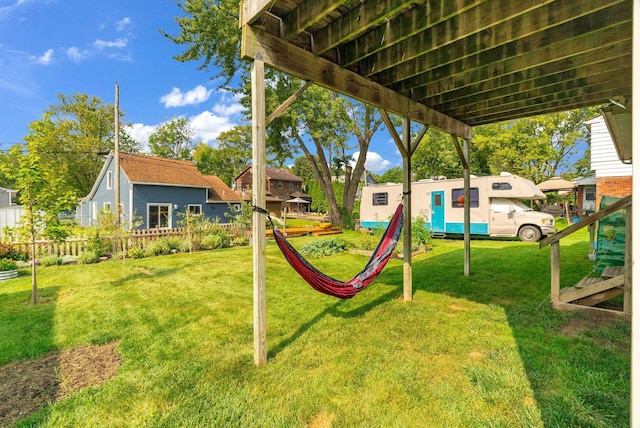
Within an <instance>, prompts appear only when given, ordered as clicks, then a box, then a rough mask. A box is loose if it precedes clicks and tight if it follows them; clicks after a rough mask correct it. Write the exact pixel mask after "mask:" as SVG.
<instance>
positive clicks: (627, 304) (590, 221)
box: [539, 196, 631, 315]
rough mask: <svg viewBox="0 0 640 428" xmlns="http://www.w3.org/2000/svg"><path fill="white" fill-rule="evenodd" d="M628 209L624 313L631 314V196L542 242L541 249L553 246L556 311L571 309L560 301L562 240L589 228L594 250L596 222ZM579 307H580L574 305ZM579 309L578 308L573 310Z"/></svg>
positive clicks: (553, 281)
mask: <svg viewBox="0 0 640 428" xmlns="http://www.w3.org/2000/svg"><path fill="white" fill-rule="evenodd" d="M621 209H626V224H627V227H626V232H625V233H626V236H625V263H624V277H625V281H624V303H623V312H624V313H625V314H629V315H630V313H631V196H627V197H626V198H623V199H620V200H619V201H616V202H615V203H613V204H611V205H609V206H608V207H606V208H604V209H602V210H600V211H597V212H595V213H593V214H591V215H589V216H588V217H585V218H584V219H582V220H580V221H579V222H577V223H574V224H572V225H570V226H568V227H567V228H565V229H564V230H562V231H560V232H558V233H556V234H554V235H551V236H548V237H546V238H545V239H543V240H542V241H540V243H539V244H540V248H544V247H546V246H547V245H551V305H552V307H554V308H556V309H569V308H568V306H569V305H567V304H566V303H563V302H562V301H561V299H560V240H561V239H562V238H564V237H566V236H569V235H571V234H572V233H574V232H576V231H578V230H580V229H582V228H584V227H589V235H590V239H591V246H592V249H593V241H594V235H595V222H597V221H598V220H600V219H602V218H604V217H606V216H608V215H609V214H612V213H614V212H616V211H618V210H621ZM572 306H578V305H572ZM571 309H577V308H571Z"/></svg>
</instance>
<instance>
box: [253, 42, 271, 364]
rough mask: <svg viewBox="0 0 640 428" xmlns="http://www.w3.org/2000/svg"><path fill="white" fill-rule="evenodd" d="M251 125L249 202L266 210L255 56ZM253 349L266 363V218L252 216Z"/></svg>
mask: <svg viewBox="0 0 640 428" xmlns="http://www.w3.org/2000/svg"><path fill="white" fill-rule="evenodd" d="M251 119H252V121H251V125H252V145H253V158H252V167H251V173H252V175H253V183H252V200H253V205H254V206H255V207H260V208H266V177H265V176H266V170H265V163H266V161H265V142H264V133H265V91H264V62H263V61H262V55H261V54H258V55H256V59H255V60H254V61H253V64H252V65H251ZM252 232H253V236H252V240H253V349H254V363H255V364H256V365H262V364H265V363H266V362H267V340H266V337H267V308H266V306H267V304H266V301H267V285H266V282H267V273H266V272H267V269H266V248H267V241H266V218H265V216H264V214H261V213H259V212H256V211H254V212H253V230H252Z"/></svg>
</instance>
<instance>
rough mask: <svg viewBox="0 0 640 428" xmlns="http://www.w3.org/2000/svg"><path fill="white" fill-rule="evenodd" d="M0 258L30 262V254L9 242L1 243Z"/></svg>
mask: <svg viewBox="0 0 640 428" xmlns="http://www.w3.org/2000/svg"><path fill="white" fill-rule="evenodd" d="M0 258H7V259H11V260H20V261H27V260H29V252H28V251H22V250H21V249H20V248H18V247H16V246H14V245H11V244H9V243H8V242H0Z"/></svg>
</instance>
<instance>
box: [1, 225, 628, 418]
mask: <svg viewBox="0 0 640 428" xmlns="http://www.w3.org/2000/svg"><path fill="white" fill-rule="evenodd" d="M580 236H581V238H583V239H586V234H581V235H580ZM341 237H342V238H345V239H347V240H357V239H359V237H358V235H357V233H356V232H348V233H345V234H344V235H341ZM317 239H321V238H312V237H305V238H294V239H292V242H293V244H294V245H295V246H296V247H298V248H299V247H300V246H302V245H303V244H305V243H307V242H310V241H312V240H317ZM561 251H562V252H561V256H562V278H561V281H562V285H563V286H568V285H571V284H573V283H574V282H576V281H577V280H578V279H579V278H581V277H582V276H584V275H586V274H587V273H588V272H589V270H590V266H591V265H590V264H589V261H588V259H587V251H588V243H587V242H586V241H579V240H575V239H574V240H571V238H568V239H565V240H563V244H562V250H561ZM471 259H472V266H471V270H472V275H471V276H469V277H465V276H464V275H463V274H462V271H463V244H462V241H457V240H435V241H434V248H433V250H432V251H430V252H428V253H426V254H424V255H420V256H418V257H416V258H415V259H414V264H413V266H414V270H413V276H414V286H413V289H414V296H413V297H414V298H413V301H411V302H404V301H403V300H402V270H403V268H402V262H401V261H398V260H392V261H391V262H390V263H389V264H388V265H387V268H386V270H385V271H384V272H383V273H382V275H381V276H380V277H379V279H378V280H377V281H376V282H375V283H374V284H372V285H371V286H370V287H369V288H368V289H367V290H366V291H364V292H362V293H360V294H359V295H357V296H356V297H354V298H353V299H351V300H347V301H339V300H336V299H335V298H332V297H329V296H325V295H322V294H319V293H317V292H315V291H314V290H312V289H311V288H310V287H309V286H308V285H306V284H305V283H304V282H303V281H302V280H301V279H300V278H299V277H298V276H297V275H296V274H295V273H294V272H293V271H292V269H291V268H290V267H289V265H288V264H287V263H286V261H285V260H284V259H283V257H282V255H281V254H280V252H279V251H278V249H277V247H276V246H275V245H274V244H273V243H270V244H269V245H268V248H267V328H268V331H267V346H268V349H269V354H268V363H267V364H266V365H265V366H262V367H256V366H254V364H253V312H252V273H251V269H252V251H251V248H249V247H240V248H231V249H224V250H216V251H208V252H201V253H194V254H192V255H190V254H176V255H170V256H160V257H156V258H149V259H141V260H128V261H127V262H126V264H125V265H124V266H123V264H122V262H104V263H100V264H96V265H76V266H59V267H48V268H42V269H40V270H39V273H40V277H39V285H40V293H41V298H42V302H43V303H41V304H38V305H37V306H33V305H31V304H29V303H28V301H29V297H30V278H29V277H28V276H27V273H26V272H25V273H24V276H21V277H20V278H18V279H16V280H12V281H9V282H6V283H0V365H3V364H6V363H9V362H11V361H15V360H23V359H29V358H35V357H38V356H41V355H43V354H45V353H46V352H48V351H51V350H57V349H64V348H70V347H74V346H77V345H81V344H104V343H108V342H111V341H116V340H117V341H119V347H118V351H119V353H120V355H121V358H122V365H121V366H120V367H119V369H118V375H117V376H116V377H115V378H112V379H111V380H109V381H108V382H107V383H105V384H104V385H102V386H101V387H89V388H85V389H83V390H82V391H80V392H78V393H76V394H74V395H72V396H71V397H70V398H68V399H66V400H64V401H60V402H58V403H55V404H53V405H51V406H49V407H47V408H45V409H43V410H41V411H40V412H39V413H37V414H35V415H32V416H30V417H28V418H27V419H24V420H22V421H21V422H20V423H19V425H20V426H51V427H59V426H77V427H88V426H100V427H109V426H113V427H122V426H154V427H156V426H166V427H174V426H185V427H194V426H202V427H209V426H224V427H304V426H310V427H328V426H333V427H536V426H540V427H542V426H550V427H613V426H615V427H624V426H628V425H629V390H630V351H629V347H630V326H629V323H628V322H624V321H615V322H602V323H600V324H598V325H597V326H596V327H592V328H588V329H586V330H580V329H574V330H572V331H573V332H574V333H572V334H569V333H567V332H566V331H567V330H566V329H565V327H566V326H567V325H583V324H585V323H586V321H588V320H586V319H584V317H585V316H584V315H582V314H576V313H561V312H557V311H553V310H551V309H550V308H549V300H548V294H549V249H548V248H545V249H542V250H541V249H539V248H538V246H537V245H536V244H526V243H521V242H518V241H492V240H481V241H473V242H472V253H471ZM313 262H314V264H316V265H317V266H318V267H319V268H320V269H321V270H323V271H325V272H326V273H328V274H331V275H332V276H334V277H338V278H342V279H347V278H348V277H350V276H352V275H353V274H355V273H356V272H357V271H358V270H359V268H360V267H362V266H363V265H364V264H365V263H366V257H365V256H361V255H355V254H341V255H338V256H331V257H327V258H324V259H318V260H313Z"/></svg>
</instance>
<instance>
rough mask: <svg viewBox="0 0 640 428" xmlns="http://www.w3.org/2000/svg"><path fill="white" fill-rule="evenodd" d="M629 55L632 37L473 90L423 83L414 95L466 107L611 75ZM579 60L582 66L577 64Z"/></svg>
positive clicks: (489, 81) (440, 106)
mask: <svg viewBox="0 0 640 428" xmlns="http://www.w3.org/2000/svg"><path fill="white" fill-rule="evenodd" d="M630 58H631V40H630V39H629V40H626V41H621V42H615V43H614V44H612V45H604V46H601V47H599V48H597V49H594V50H591V51H588V52H582V53H580V54H578V55H573V56H569V57H565V58H562V59H559V60H556V61H552V62H549V63H547V64H545V65H543V66H537V67H529V68H526V69H521V70H518V72H517V73H508V74H503V75H501V76H498V77H496V78H493V79H485V80H482V81H481V82H478V83H475V84H474V85H473V86H472V88H473V90H472V91H470V90H469V89H470V88H471V87H466V88H457V89H454V90H451V91H447V92H443V93H440V94H438V95H436V96H431V97H428V96H426V92H427V89H428V87H427V86H423V87H422V88H420V89H419V90H415V91H413V92H412V95H413V96H414V98H415V99H417V100H421V101H422V102H423V103H425V104H427V105H430V106H433V107H434V108H437V109H439V110H442V111H450V110H453V109H456V108H462V109H464V108H465V107H467V106H473V105H475V104H477V103H479V102H483V101H484V102H491V101H493V100H497V99H503V98H504V97H505V94H508V95H509V96H513V95H515V94H519V93H523V92H526V93H527V95H529V94H530V93H531V92H530V91H540V90H541V89H544V88H549V87H550V86H551V85H554V84H558V83H562V82H568V81H571V80H579V81H581V82H584V81H583V80H582V79H586V78H589V77H590V76H591V75H594V74H601V73H609V77H610V76H611V72H612V70H617V69H619V67H620V66H621V65H622V66H623V67H626V66H625V64H628V63H629V59H630ZM577 64H579V66H577V67H576V65H577ZM616 73H617V72H616ZM583 84H584V83H583ZM550 90H551V89H550Z"/></svg>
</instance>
